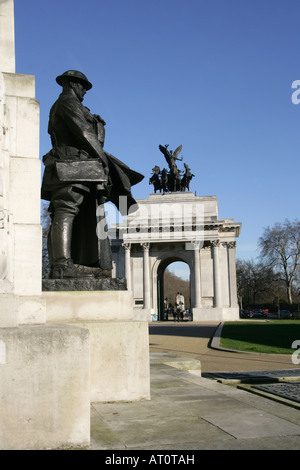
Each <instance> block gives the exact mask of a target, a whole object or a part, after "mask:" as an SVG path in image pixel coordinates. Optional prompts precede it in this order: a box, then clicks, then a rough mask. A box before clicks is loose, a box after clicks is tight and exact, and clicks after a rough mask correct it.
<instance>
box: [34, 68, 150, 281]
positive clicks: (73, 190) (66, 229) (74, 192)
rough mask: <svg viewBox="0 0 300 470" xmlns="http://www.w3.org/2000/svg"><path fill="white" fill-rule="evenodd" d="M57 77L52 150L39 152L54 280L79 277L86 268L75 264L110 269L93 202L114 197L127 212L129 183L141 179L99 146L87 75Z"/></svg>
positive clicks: (99, 125) (100, 131) (100, 124)
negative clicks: (89, 104)
mask: <svg viewBox="0 0 300 470" xmlns="http://www.w3.org/2000/svg"><path fill="white" fill-rule="evenodd" d="M56 82H57V83H58V84H59V85H61V86H62V93H61V94H60V96H59V98H58V99H57V101H56V102H55V103H54V105H53V106H52V108H51V110H50V116H49V126H48V132H49V134H50V136H51V143H52V149H51V151H50V152H48V153H47V154H46V155H45V156H44V157H43V162H44V164H45V171H44V176H43V182H42V192H41V196H42V199H45V200H48V201H50V205H49V212H50V214H51V227H50V232H49V236H48V252H49V261H50V268H51V273H50V277H51V278H53V279H57V278H74V277H75V278H76V277H81V276H82V275H83V273H84V271H83V270H78V268H77V267H76V266H75V265H74V263H75V264H79V265H83V266H88V267H100V268H102V270H105V271H108V270H111V268H112V264H111V251H110V246H109V240H108V237H107V236H105V234H104V236H101V237H100V239H99V238H98V237H97V234H96V226H97V216H96V209H97V205H102V206H103V204H104V203H105V202H107V201H112V202H113V203H114V204H115V205H116V206H117V208H118V209H119V210H120V211H121V213H122V214H123V215H126V213H127V211H128V209H129V208H130V207H132V206H133V205H134V204H135V203H136V201H135V200H134V198H133V196H132V194H131V186H132V185H134V184H137V183H138V182H140V181H141V180H142V179H143V178H144V176H143V175H141V174H140V173H137V172H136V171H133V170H131V169H130V168H129V167H128V166H127V165H125V164H124V163H122V162H121V161H119V160H118V159H117V158H115V157H114V156H112V155H110V154H109V153H107V152H106V151H104V150H103V145H104V138H105V127H104V126H105V121H104V120H103V119H102V118H101V117H100V116H99V115H95V114H92V113H91V112H90V110H89V109H88V108H86V107H85V106H83V104H82V101H83V98H84V95H85V93H86V91H88V90H90V89H91V88H92V84H91V83H90V82H89V81H88V79H87V77H86V76H85V75H84V74H83V73H81V72H79V71H77V70H68V71H66V72H64V73H63V74H62V75H60V76H58V77H57V78H56ZM120 196H125V198H126V208H124V207H121V206H120V204H119V201H120V199H121V200H122V202H124V199H125V198H124V197H123V198H120ZM121 205H122V204H121ZM98 214H99V211H98ZM102 217H104V216H103V215H102ZM106 235H107V234H106Z"/></svg>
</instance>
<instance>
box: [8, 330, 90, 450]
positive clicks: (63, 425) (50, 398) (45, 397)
mask: <svg viewBox="0 0 300 470" xmlns="http://www.w3.org/2000/svg"><path fill="white" fill-rule="evenodd" d="M88 366H89V331H88V330H87V329H82V328H76V327H74V326H64V325H51V326H49V325H47V326H45V325H39V326H24V327H22V328H0V384H1V386H0V390H1V394H0V396H1V407H0V423H1V425H0V449H1V450H29V449H31V450H41V449H65V448H66V449H70V448H85V447H88V446H89V442H90V437H89V436H90V380H89V373H90V372H89V367H88Z"/></svg>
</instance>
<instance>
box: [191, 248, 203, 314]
mask: <svg viewBox="0 0 300 470" xmlns="http://www.w3.org/2000/svg"><path fill="white" fill-rule="evenodd" d="M193 249H194V272H193V275H194V289H195V298H194V308H201V304H202V301H201V300H202V299H201V297H202V294H201V263H200V241H196V242H194V243H193Z"/></svg>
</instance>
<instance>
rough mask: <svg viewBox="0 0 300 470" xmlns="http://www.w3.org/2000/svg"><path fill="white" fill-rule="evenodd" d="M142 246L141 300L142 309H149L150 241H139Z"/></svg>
mask: <svg viewBox="0 0 300 470" xmlns="http://www.w3.org/2000/svg"><path fill="white" fill-rule="evenodd" d="M141 246H142V248H143V301H144V306H143V308H144V309H150V269H149V249H150V243H148V242H145V243H141Z"/></svg>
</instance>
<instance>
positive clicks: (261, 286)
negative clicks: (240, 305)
mask: <svg viewBox="0 0 300 470" xmlns="http://www.w3.org/2000/svg"><path fill="white" fill-rule="evenodd" d="M236 272H237V286H238V296H239V299H240V301H242V299H244V300H246V303H248V304H249V303H253V304H256V302H257V298H258V297H260V298H262V297H263V298H264V299H266V298H268V299H270V298H271V297H273V295H274V290H275V286H276V285H277V284H278V276H277V275H276V274H275V273H274V271H273V268H272V267H271V266H266V265H265V263H263V261H258V262H255V261H253V259H251V260H239V259H237V261H236Z"/></svg>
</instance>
